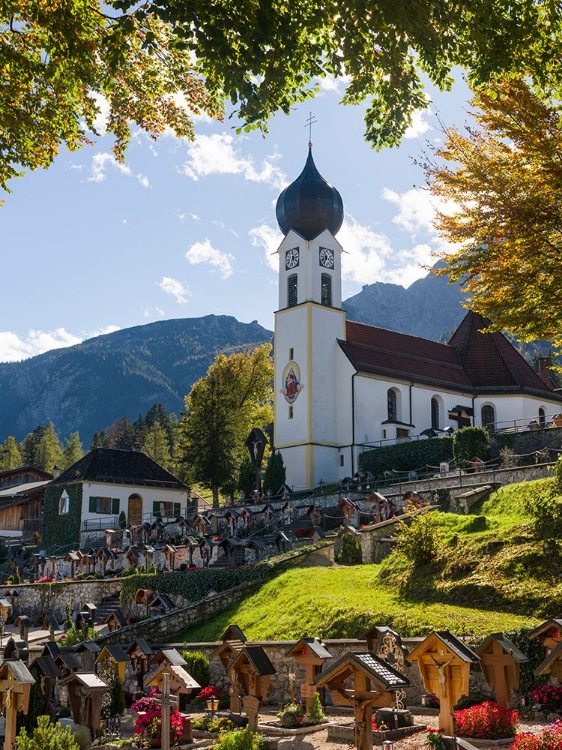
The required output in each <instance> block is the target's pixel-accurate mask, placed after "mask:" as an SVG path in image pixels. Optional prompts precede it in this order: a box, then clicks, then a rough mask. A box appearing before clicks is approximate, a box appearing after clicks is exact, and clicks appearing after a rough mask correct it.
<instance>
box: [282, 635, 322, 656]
mask: <svg viewBox="0 0 562 750" xmlns="http://www.w3.org/2000/svg"><path fill="white" fill-rule="evenodd" d="M304 652H308V653H311V654H312V655H313V656H316V657H317V658H318V659H331V658H332V654H331V653H330V652H329V651H328V649H327V648H326V646H325V645H324V644H323V643H322V641H320V640H319V639H318V638H301V639H300V641H297V642H296V643H295V645H294V646H291V648H290V649H289V650H288V651H287V652H286V654H285V656H295V654H302V653H304Z"/></svg>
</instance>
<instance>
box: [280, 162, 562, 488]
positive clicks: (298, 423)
mask: <svg viewBox="0 0 562 750" xmlns="http://www.w3.org/2000/svg"><path fill="white" fill-rule="evenodd" d="M277 219H278V222H279V226H280V227H281V230H282V232H283V233H284V235H285V237H284V239H283V241H282V242H281V245H280V246H279V248H278V250H277V252H278V256H279V309H278V310H277V312H276V313H275V351H274V354H275V437H274V442H275V447H276V448H277V449H278V450H280V451H281V453H282V455H283V459H284V463H285V466H286V469H287V483H288V484H289V485H292V486H293V488H295V489H298V488H306V487H312V486H315V485H317V484H318V483H319V482H320V480H323V481H324V482H333V481H338V480H340V479H343V478H344V477H346V476H350V475H353V474H354V473H355V471H356V469H357V461H358V456H359V453H360V452H361V451H362V450H363V449H364V448H365V446H378V445H380V444H381V443H382V442H383V441H400V440H406V439H409V438H412V437H414V436H418V435H421V434H426V435H427V434H433V433H437V434H439V431H443V430H445V428H458V427H459V426H465V425H477V426H479V425H486V426H487V425H497V424H498V423H507V422H508V421H509V420H517V421H518V422H519V423H521V422H522V421H524V420H528V421H529V423H533V422H534V423H536V424H537V425H538V426H540V425H541V423H542V424H546V423H547V421H549V419H550V418H551V417H552V416H553V415H554V414H558V413H559V412H561V411H562V396H561V395H560V394H559V393H557V392H556V391H555V387H554V383H553V382H552V380H551V378H550V375H549V373H548V368H547V367H546V366H545V362H544V361H543V362H542V365H543V367H542V368H541V373H540V374H538V373H536V372H535V371H534V370H533V368H532V367H531V366H530V365H529V364H528V363H527V362H526V361H525V360H524V359H523V357H522V356H521V355H520V354H519V353H518V352H517V351H516V349H515V348H514V347H513V346H512V345H511V344H510V343H509V342H508V341H507V339H506V338H505V337H504V336H502V335H501V334H499V333H495V334H485V333H481V329H483V328H484V327H485V326H486V320H485V319H483V318H481V317H480V316H478V315H475V314H474V313H472V312H469V313H467V315H466V317H465V318H464V320H463V321H462V322H461V324H460V325H459V327H458V329H457V330H456V331H455V333H454V334H453V336H452V337H451V339H450V341H449V342H448V343H447V344H441V343H437V342H435V341H430V340H426V339H422V338H419V337H417V336H409V335H406V334H403V333H397V332H395V331H389V330H386V329H382V328H377V327H374V326H369V325H365V324H362V323H354V322H352V321H348V320H346V313H345V310H343V308H342V291H341V260H342V253H343V252H344V249H343V248H342V246H341V245H340V244H339V242H338V241H337V240H336V238H335V235H336V234H337V232H338V231H339V229H340V227H341V224H342V222H343V203H342V200H341V197H340V195H339V193H338V191H337V190H336V189H335V188H334V187H332V186H331V185H329V184H328V183H327V182H326V181H325V180H324V179H323V178H322V177H321V175H320V174H319V172H318V170H317V169H316V166H315V164H314V161H313V159H312V150H311V148H310V149H309V154H308V158H307V161H306V165H305V167H304V170H303V172H302V173H301V174H300V176H299V177H298V178H297V179H296V180H295V182H293V183H292V184H291V185H289V186H288V187H287V188H286V189H285V190H284V191H283V192H282V193H281V195H280V196H279V199H278V201H277ZM435 302H436V304H439V300H436V301H435Z"/></svg>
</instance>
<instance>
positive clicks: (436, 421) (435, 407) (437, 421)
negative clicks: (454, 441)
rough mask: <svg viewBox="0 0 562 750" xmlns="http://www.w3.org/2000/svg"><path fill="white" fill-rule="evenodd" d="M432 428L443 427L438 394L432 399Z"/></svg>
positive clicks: (438, 428)
mask: <svg viewBox="0 0 562 750" xmlns="http://www.w3.org/2000/svg"><path fill="white" fill-rule="evenodd" d="M431 429H432V430H440V429H441V409H440V404H439V399H438V398H437V396H433V398H432V399H431Z"/></svg>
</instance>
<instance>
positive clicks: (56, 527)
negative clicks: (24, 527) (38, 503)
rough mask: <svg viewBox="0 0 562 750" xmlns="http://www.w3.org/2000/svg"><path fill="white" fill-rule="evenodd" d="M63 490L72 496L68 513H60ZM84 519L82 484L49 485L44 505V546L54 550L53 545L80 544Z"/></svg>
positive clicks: (76, 545) (76, 546)
mask: <svg viewBox="0 0 562 750" xmlns="http://www.w3.org/2000/svg"><path fill="white" fill-rule="evenodd" d="M63 490H66V493H67V495H68V497H69V498H70V508H69V512H68V513H64V514H62V515H61V514H60V513H59V501H60V498H61V495H62V493H63ZM81 520H82V484H81V483H76V484H65V485H60V484H58V485H54V486H52V487H47V490H46V492H45V503H44V506H43V546H44V548H45V549H46V550H47V551H50V552H53V550H52V549H51V548H52V547H62V546H63V545H68V544H70V545H73V546H74V547H75V548H78V547H79V544H80V523H81Z"/></svg>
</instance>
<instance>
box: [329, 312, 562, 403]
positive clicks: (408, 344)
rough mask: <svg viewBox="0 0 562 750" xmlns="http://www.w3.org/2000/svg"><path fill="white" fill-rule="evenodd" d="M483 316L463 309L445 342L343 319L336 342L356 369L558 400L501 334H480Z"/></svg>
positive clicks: (443, 385)
mask: <svg viewBox="0 0 562 750" xmlns="http://www.w3.org/2000/svg"><path fill="white" fill-rule="evenodd" d="M487 325H489V321H487V320H486V319H485V318H482V317H481V316H480V315H476V314H475V313H473V312H471V311H469V312H468V313H467V314H466V316H465V317H464V319H463V320H462V321H461V323H460V325H459V327H458V328H457V330H456V331H455V333H454V334H453V336H452V337H451V339H450V340H449V342H448V343H447V344H441V343H438V342H436V341H430V340H429V339H424V338H421V337H419V336H411V335H409V334H405V333H398V332H397V331H390V330H387V329H385V328H378V327H376V326H369V325H366V324H365V323H356V322H353V321H347V322H346V340H345V341H339V345H340V348H341V349H342V351H343V352H344V353H345V355H346V356H347V358H348V359H349V361H350V362H351V364H352V365H353V367H354V368H355V369H356V370H357V371H358V372H364V373H369V374H373V375H381V376H386V377H389V378H400V379H404V378H407V379H411V380H414V381H415V382H418V383H422V384H427V385H432V386H434V387H440V388H447V389H450V390H456V391H461V392H465V393H466V392H471V393H478V392H485V393H496V392H497V393H503V392H507V393H510V392H515V393H517V392H521V391H524V392H528V393H531V394H534V395H540V396H543V398H548V399H549V400H555V401H562V396H561V395H559V394H557V393H555V392H554V390H553V389H552V388H551V387H550V386H549V384H548V383H547V382H545V381H544V380H542V379H541V378H540V377H539V375H538V374H537V373H536V372H535V371H534V370H533V368H532V367H531V366H530V365H529V364H528V363H527V362H526V361H525V359H524V358H523V357H522V356H521V355H520V354H519V352H518V351H517V350H516V349H515V348H514V347H513V346H512V345H511V344H510V343H509V341H508V340H507V339H506V338H505V337H504V336H503V335H502V334H501V333H481V329H482V328H485V327H486V326H487Z"/></svg>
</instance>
